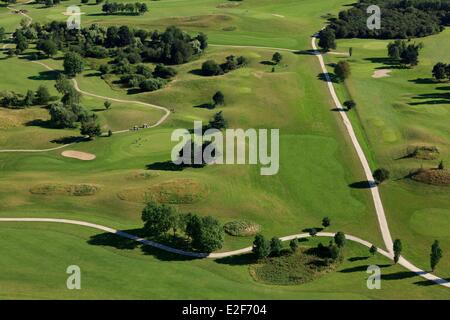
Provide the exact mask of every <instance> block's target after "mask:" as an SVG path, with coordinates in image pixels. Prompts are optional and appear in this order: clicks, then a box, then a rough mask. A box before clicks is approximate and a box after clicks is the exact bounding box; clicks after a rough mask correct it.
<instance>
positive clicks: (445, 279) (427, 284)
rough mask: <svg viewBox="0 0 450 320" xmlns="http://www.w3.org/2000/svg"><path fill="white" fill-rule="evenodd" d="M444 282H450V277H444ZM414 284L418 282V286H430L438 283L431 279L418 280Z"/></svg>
mask: <svg viewBox="0 0 450 320" xmlns="http://www.w3.org/2000/svg"><path fill="white" fill-rule="evenodd" d="M442 280H443V281H442V283H446V282H450V278H443V279H442ZM414 284H417V285H418V286H423V287H428V286H437V285H439V284H438V283H436V282H434V281H431V280H422V281H416V282H414Z"/></svg>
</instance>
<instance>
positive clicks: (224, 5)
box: [217, 2, 241, 8]
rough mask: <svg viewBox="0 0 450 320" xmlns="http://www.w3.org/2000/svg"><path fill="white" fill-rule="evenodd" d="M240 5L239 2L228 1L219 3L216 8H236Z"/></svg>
mask: <svg viewBox="0 0 450 320" xmlns="http://www.w3.org/2000/svg"><path fill="white" fill-rule="evenodd" d="M240 5H241V3H240V2H228V3H220V4H218V5H217V8H236V7H239V6H240Z"/></svg>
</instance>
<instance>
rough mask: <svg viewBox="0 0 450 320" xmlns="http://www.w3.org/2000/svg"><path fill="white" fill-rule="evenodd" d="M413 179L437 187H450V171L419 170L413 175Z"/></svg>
mask: <svg viewBox="0 0 450 320" xmlns="http://www.w3.org/2000/svg"><path fill="white" fill-rule="evenodd" d="M411 179H413V180H415V181H418V182H422V183H426V184H432V185H435V186H450V171H449V170H444V169H443V170H439V169H419V170H417V171H416V172H413V173H412V174H411Z"/></svg>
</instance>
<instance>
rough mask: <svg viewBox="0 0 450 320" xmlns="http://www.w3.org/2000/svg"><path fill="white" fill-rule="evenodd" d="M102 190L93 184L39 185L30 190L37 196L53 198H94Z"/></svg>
mask: <svg viewBox="0 0 450 320" xmlns="http://www.w3.org/2000/svg"><path fill="white" fill-rule="evenodd" d="M99 190H100V187H99V186H97V185H93V184H39V185H36V186H34V187H32V188H30V192H31V193H32V194H36V195H44V196H52V195H62V196H77V197H80V196H92V195H94V194H96V193H97V192H98V191H99Z"/></svg>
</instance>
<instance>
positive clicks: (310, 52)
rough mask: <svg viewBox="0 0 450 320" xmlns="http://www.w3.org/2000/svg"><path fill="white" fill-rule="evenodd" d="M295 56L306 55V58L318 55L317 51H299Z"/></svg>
mask: <svg viewBox="0 0 450 320" xmlns="http://www.w3.org/2000/svg"><path fill="white" fill-rule="evenodd" d="M294 54H298V55H305V56H315V55H317V51H316V50H313V49H308V50H299V51H295V52H294Z"/></svg>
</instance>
